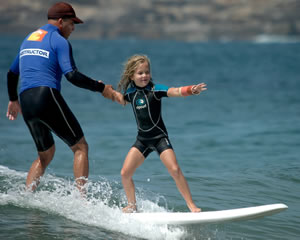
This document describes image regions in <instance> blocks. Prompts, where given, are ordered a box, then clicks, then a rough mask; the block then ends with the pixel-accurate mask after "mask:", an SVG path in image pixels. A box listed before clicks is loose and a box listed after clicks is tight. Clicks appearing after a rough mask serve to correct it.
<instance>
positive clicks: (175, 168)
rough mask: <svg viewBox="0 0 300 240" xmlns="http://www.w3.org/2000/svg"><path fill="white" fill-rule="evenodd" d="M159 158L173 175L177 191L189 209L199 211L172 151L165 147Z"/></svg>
mask: <svg viewBox="0 0 300 240" xmlns="http://www.w3.org/2000/svg"><path fill="white" fill-rule="evenodd" d="M160 159H161V161H162V162H163V163H164V165H165V166H166V167H167V169H168V171H169V173H170V175H171V176H172V177H173V179H174V181H175V183H176V186H177V188H178V190H179V192H180V193H181V195H182V196H183V198H184V200H185V201H186V204H187V206H188V208H189V209H190V211H191V212H200V211H201V208H198V207H197V206H196V205H195V203H194V201H193V199H192V195H191V192H190V188H189V186H188V183H187V181H186V179H185V177H184V176H183V173H182V171H181V169H180V167H179V165H178V163H177V160H176V156H175V153H174V151H173V150H172V149H167V150H165V151H163V152H162V153H161V155H160Z"/></svg>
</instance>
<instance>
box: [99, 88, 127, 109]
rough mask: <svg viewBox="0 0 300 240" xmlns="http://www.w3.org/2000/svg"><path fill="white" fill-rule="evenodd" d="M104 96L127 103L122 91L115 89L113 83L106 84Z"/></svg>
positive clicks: (120, 102)
mask: <svg viewBox="0 0 300 240" xmlns="http://www.w3.org/2000/svg"><path fill="white" fill-rule="evenodd" d="M102 95H103V97H105V98H108V99H111V100H112V101H116V102H118V103H119V104H122V105H125V100H124V97H123V95H122V94H121V93H119V92H117V91H115V90H114V89H113V88H112V85H106V84H105V87H104V90H103V92H102Z"/></svg>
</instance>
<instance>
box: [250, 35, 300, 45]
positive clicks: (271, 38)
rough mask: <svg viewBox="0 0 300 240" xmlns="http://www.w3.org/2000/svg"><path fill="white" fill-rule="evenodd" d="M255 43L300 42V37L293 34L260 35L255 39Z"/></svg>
mask: <svg viewBox="0 0 300 240" xmlns="http://www.w3.org/2000/svg"><path fill="white" fill-rule="evenodd" d="M254 42H255V43H299V42H300V38H299V37H296V36H295V37H293V36H277V35H266V34H262V35H258V36H256V37H255V39H254Z"/></svg>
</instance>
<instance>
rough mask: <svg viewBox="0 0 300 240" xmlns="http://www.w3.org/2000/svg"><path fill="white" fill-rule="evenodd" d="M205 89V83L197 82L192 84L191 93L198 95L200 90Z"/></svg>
mask: <svg viewBox="0 0 300 240" xmlns="http://www.w3.org/2000/svg"><path fill="white" fill-rule="evenodd" d="M205 90H207V88H206V84H205V83H199V84H197V85H194V86H193V87H192V94H193V95H198V94H200V93H201V92H202V91H205Z"/></svg>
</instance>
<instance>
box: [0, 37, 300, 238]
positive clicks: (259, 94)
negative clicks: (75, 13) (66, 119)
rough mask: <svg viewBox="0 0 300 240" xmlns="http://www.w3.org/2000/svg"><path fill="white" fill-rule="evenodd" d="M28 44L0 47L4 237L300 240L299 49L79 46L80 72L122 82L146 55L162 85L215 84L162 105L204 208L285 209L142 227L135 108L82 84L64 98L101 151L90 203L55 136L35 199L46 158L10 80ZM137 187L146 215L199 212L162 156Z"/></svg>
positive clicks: (0, 223)
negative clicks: (130, 204)
mask: <svg viewBox="0 0 300 240" xmlns="http://www.w3.org/2000/svg"><path fill="white" fill-rule="evenodd" d="M21 40H22V39H20V38H16V37H3V38H2V39H1V40H0V41H1V42H0V46H1V53H2V56H1V58H0V74H1V76H2V78H1V80H0V84H1V87H0V104H1V105H0V239H172V240H173V239H207V240H212V239H243V240H246V239H251V240H252V239H272V240H276V239H278V240H279V239H280V240H281V239H288V240H293V239H298V238H299V236H300V230H299V226H300V218H299V215H300V207H299V202H300V187H299V184H300V163H299V160H300V79H299V76H300V67H299V62H300V54H299V53H300V45H299V43H264V44H259V43H246V42H245V43H237V42H236V43H216V42H209V43H183V42H175V41H141V40H131V39H125V40H113V41H96V40H95V41H93V40H72V39H70V41H71V43H72V45H73V51H74V58H75V61H76V64H77V67H78V68H79V70H80V71H81V72H83V73H85V74H87V75H88V76H91V77H93V78H95V79H101V80H103V81H104V82H106V83H110V84H112V85H114V86H116V85H117V83H118V80H119V78H120V75H121V72H122V64H123V63H124V62H125V60H126V59H127V58H128V57H129V56H131V55H132V54H135V53H143V54H146V55H148V56H149V57H150V59H151V61H152V75H153V79H154V81H155V82H158V83H162V84H165V85H168V86H181V85H188V84H194V83H198V82H205V83H207V86H208V90H207V91H206V92H203V93H201V94H200V96H193V97H187V98H169V99H163V117H164V120H165V123H166V126H167V128H168V131H169V135H170V140H171V142H172V145H173V147H174V149H175V153H176V155H177V158H178V161H179V164H180V166H181V168H182V170H183V172H184V175H185V177H186V178H187V180H188V183H189V185H190V188H191V192H192V195H193V199H194V201H195V202H196V203H197V205H198V206H200V207H201V208H202V209H203V210H204V211H211V210H222V209H230V208H240V207H248V206H255V205H263V204H271V203H285V204H287V205H288V206H289V209H288V210H286V211H284V212H281V213H279V214H277V215H273V216H269V217H265V218H261V219H256V220H251V221H241V222H233V223H224V224H209V225H193V226H188V227H182V226H177V227H170V226H154V225H151V224H148V225H141V224H139V223H138V222H132V221H129V220H128V218H126V216H124V214H122V213H121V212H120V208H121V207H122V206H124V204H125V199H126V198H125V194H124V192H123V189H122V184H121V179H120V174H119V172H120V169H121V167H122V163H123V160H124V157H125V156H126V154H127V151H128V150H129V148H130V147H131V145H132V144H133V142H134V139H135V135H136V124H135V119H134V117H133V113H132V109H131V107H130V106H126V107H122V106H119V105H117V104H115V103H112V102H110V101H109V100H107V99H104V98H103V97H102V96H101V95H100V94H97V93H93V92H90V91H87V90H83V89H79V88H76V87H75V86H73V85H71V84H70V83H68V82H67V81H66V80H65V79H63V83H62V94H63V96H64V97H65V99H66V101H67V102H68V104H69V106H70V107H71V109H72V110H73V112H74V113H75V115H76V116H77V118H78V120H79V122H80V123H81V125H82V128H83V130H84V132H85V136H86V139H87V141H88V143H89V148H90V153H89V157H90V175H89V183H88V197H87V200H86V201H85V200H82V199H81V198H80V197H79V194H78V192H77V191H76V189H75V187H74V182H73V170H72V162H73V159H72V158H73V156H72V152H71V151H70V149H69V148H68V147H67V146H66V145H65V144H64V143H63V142H62V141H61V140H60V139H58V138H55V140H56V145H57V151H56V155H55V158H54V160H53V161H52V163H51V164H50V166H49V167H48V169H47V171H46V174H45V175H44V177H43V178H42V181H41V184H40V186H39V188H38V189H37V191H36V192H35V193H34V194H31V193H26V192H24V186H25V180H26V175H27V172H28V169H29V168H30V165H31V163H32V161H33V160H34V159H35V157H36V152H35V147H34V144H33V141H32V139H31V136H30V135H29V132H28V130H27V128H26V126H25V124H24V122H23V119H22V117H21V116H19V118H18V119H17V120H16V121H13V122H11V121H9V120H7V119H6V117H5V114H6V108H7V93H6V72H7V70H8V68H9V65H10V63H11V61H12V60H13V58H14V56H15V54H16V53H17V50H18V46H19V44H20V43H21ZM134 180H135V183H136V187H137V198H138V205H139V208H140V209H141V210H143V211H188V209H187V207H186V205H185V202H184V201H183V199H182V197H181V196H180V194H179V193H178V190H177V188H176V186H175V183H174V182H173V180H172V178H171V177H170V176H169V174H168V172H167V170H166V169H165V167H164V166H163V164H162V163H161V162H160V160H159V158H158V156H157V154H156V153H152V154H151V155H150V156H149V158H147V160H146V161H145V163H144V164H143V165H142V166H141V167H140V168H139V169H138V170H137V172H136V174H135V176H134Z"/></svg>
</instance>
